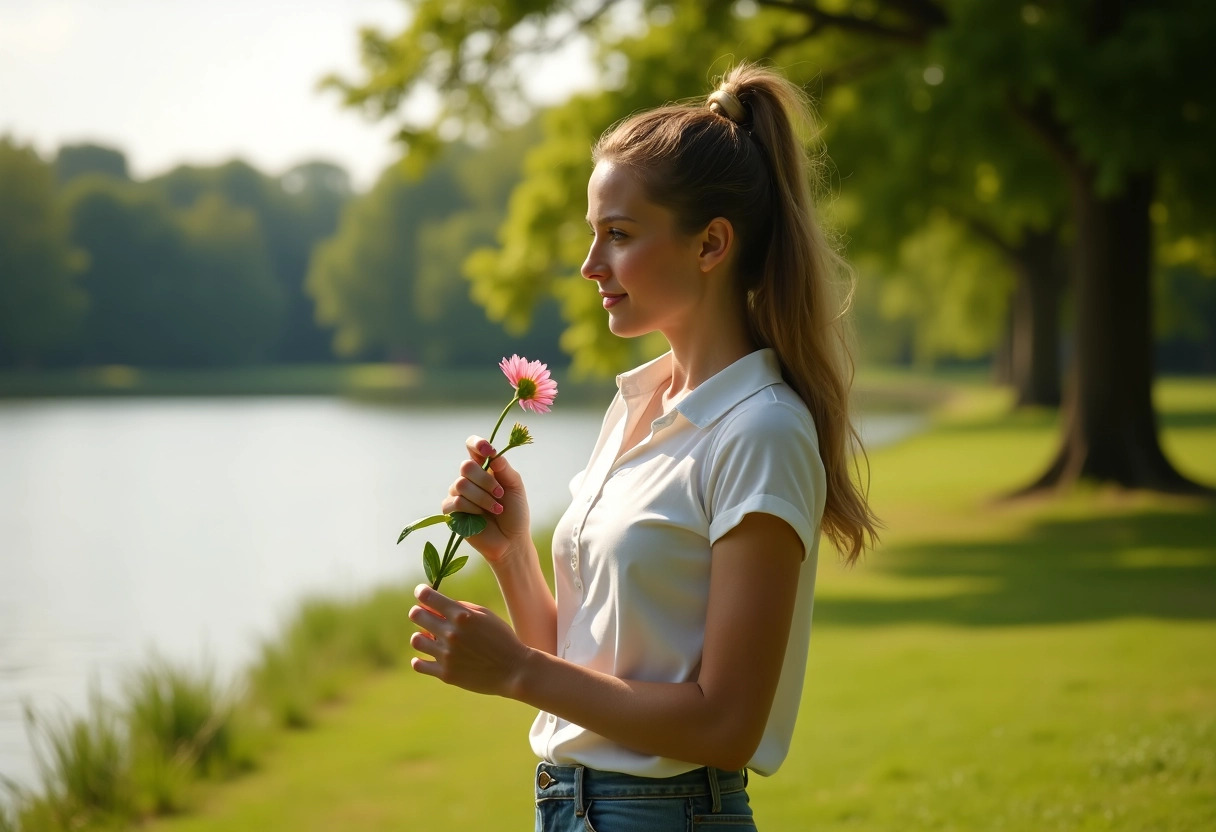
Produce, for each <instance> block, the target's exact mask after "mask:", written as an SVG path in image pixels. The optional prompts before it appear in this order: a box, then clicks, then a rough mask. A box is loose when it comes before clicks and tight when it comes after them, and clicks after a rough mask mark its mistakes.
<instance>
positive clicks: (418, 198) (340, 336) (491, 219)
mask: <svg viewBox="0 0 1216 832" xmlns="http://www.w3.org/2000/svg"><path fill="white" fill-rule="evenodd" d="M534 136H535V130H532V129H529V128H525V129H523V130H517V131H514V132H512V133H509V134H506V135H504V136H503V137H502V138H501V139H500V141H498V142H495V143H494V144H492V145H487V146H485V147H482V148H477V149H473V148H469V147H465V146H461V145H454V146H452V147H450V148H448V149H447V150H446V151H445V152H444V153H443V154H441V155H440V156H439V157H438V158H437V160H436V162H435V164H434V165H432V166H431V167H430V168H429V170H428V171H427V172H426V174H425V175H424V176H422V177H421V178H417V177H415V176H413V175H412V174H411V173H410V172H409V171H408V170H407V169H406V168H405V167H402V166H394V167H391V168H389V169H388V170H386V171H385V172H384V173H383V174H382V176H381V178H380V180H379V181H378V182H377V183H376V185H375V187H373V189H372V191H371V192H370V193H369V194H367V195H366V196H364V197H360V198H357V199H355V200H353V201H352V202H351V203H350V204H349V205H348V206H347V208H346V210H345V211H344V213H343V217H342V221H341V223H340V226H339V230H338V233H337V234H336V235H335V236H334V237H333V238H331V239H330V240H327V241H325V242H324V243H323V244H322V245H321V246H319V247H318V249H317V252H316V255H315V256H314V258H313V263H312V268H311V269H310V272H309V278H308V289H309V291H310V292H311V293H312V295H313V297H314V298H315V299H316V303H317V314H318V316H320V318H321V320H322V322H323V323H325V324H327V325H331V326H334V327H335V328H336V333H335V342H334V346H335V349H336V350H337V351H338V353H339V354H340V355H343V356H348V357H353V356H356V355H368V354H376V353H379V352H382V353H384V354H387V355H389V356H390V357H391V358H393V359H394V360H400V361H409V362H413V363H423V364H427V365H431V366H453V365H462V364H484V362H485V361H486V356H487V355H491V356H497V355H500V354H502V350H503V349H504V348H505V347H506V346H507V342H508V338H507V336H506V335H505V333H503V331H502V330H501V329H500V328H499V327H498V326H495V325H494V324H493V323H491V322H489V321H487V320H486V316H485V313H484V311H483V310H482V309H481V308H480V307H479V306H477V305H476V304H474V303H473V302H472V301H471V299H470V297H469V287H468V284H467V282H466V281H465V280H464V279H462V275H461V265H462V263H463V261H464V260H465V258H466V255H467V253H468V252H469V251H470V250H472V249H474V248H477V247H479V246H484V245H486V244H488V243H489V242H491V240H492V239H493V230H494V227H495V225H496V224H497V223H498V221H499V220H500V218H501V215H502V210H503V207H504V202H505V200H506V196H507V194H508V193H509V192H510V190H511V187H512V186H513V184H514V183H515V182H516V181H517V179H518V169H519V157H520V154H521V153H522V147H524V146H526V145H527V144H528V143H529V142H530V141H532V138H533V137H534ZM555 340H556V339H555V334H554V333H553V332H552V328H549V329H548V330H545V329H544V328H542V330H541V331H540V332H536V333H532V336H531V338H530V339H529V341H530V343H531V344H532V345H535V346H536V347H537V348H539V349H541V351H542V352H553V351H554V350H555V349H556V344H555V343H554V341H555ZM514 348H515V349H516V350H518V349H526V348H528V346H527V345H519V344H516V346H515V347H514Z"/></svg>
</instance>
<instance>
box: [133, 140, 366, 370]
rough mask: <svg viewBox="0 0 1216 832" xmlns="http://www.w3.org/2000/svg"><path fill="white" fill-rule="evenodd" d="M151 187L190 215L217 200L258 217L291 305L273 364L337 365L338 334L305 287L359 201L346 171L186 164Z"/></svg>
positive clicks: (315, 165)
mask: <svg viewBox="0 0 1216 832" xmlns="http://www.w3.org/2000/svg"><path fill="white" fill-rule="evenodd" d="M147 184H148V187H150V188H152V189H154V190H156V191H158V192H160V193H161V194H163V195H164V197H165V198H166V199H167V200H168V201H169V202H170V203H171V204H172V205H173V206H175V207H176V208H179V209H182V210H187V209H190V208H192V207H193V206H194V205H196V204H197V203H198V202H199V201H200V200H202V199H205V198H206V197H207V196H208V195H215V196H219V197H221V198H222V199H224V200H225V201H226V202H227V203H229V204H231V205H235V206H239V207H241V208H243V209H246V210H248V211H251V212H252V213H253V214H254V215H255V216H256V217H257V221H258V227H259V229H260V233H261V234H262V235H263V238H264V245H265V248H266V252H267V256H268V257H269V258H270V263H271V266H272V269H273V272H274V275H275V278H276V281H277V283H278V291H279V293H280V294H281V295H282V297H283V304H284V307H283V310H282V324H281V326H279V327H278V329H277V331H278V333H279V339H278V341H276V342H275V343H274V344H273V345H271V347H270V350H269V353H268V355H267V357H268V358H273V359H276V360H279V361H286V362H296V361H325V360H329V359H331V358H332V353H331V351H330V340H331V338H332V332H329V331H326V330H325V329H323V328H321V327H319V326H318V325H317V320H316V308H315V305H314V303H313V300H312V298H311V297H310V296H309V295H308V293H307V292H306V291H305V288H304V282H305V279H306V276H307V273H308V263H309V259H310V258H311V257H312V252H313V248H314V247H315V246H316V245H317V244H318V243H319V242H320V241H321V240H323V239H325V238H326V237H329V236H330V235H332V234H333V233H334V232H335V231H336V230H337V226H338V216H339V214H340V212H341V210H342V206H343V205H344V204H345V203H346V202H347V200H349V199H350V198H351V196H352V191H351V187H350V178H349V176H348V175H347V173H346V172H345V171H344V170H343V169H342V168H340V167H338V166H336V165H332V164H329V163H326V162H320V161H317V162H308V163H304V164H302V165H298V166H296V167H294V168H292V169H290V170H288V171H287V172H286V173H285V174H283V175H282V176H281V177H273V176H268V175H266V174H264V173H262V172H261V171H259V170H257V169H256V168H254V167H253V166H251V165H249V164H247V163H245V162H242V161H240V160H234V161H231V162H226V163H224V164H222V165H217V166H215V167H194V166H187V165H182V166H179V167H177V168H175V169H173V170H171V171H169V172H168V173H166V174H164V175H162V176H159V177H156V178H154V179H152V180H150V181H149V182H148V183H147Z"/></svg>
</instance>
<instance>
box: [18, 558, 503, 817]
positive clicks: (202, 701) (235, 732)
mask: <svg viewBox="0 0 1216 832" xmlns="http://www.w3.org/2000/svg"><path fill="white" fill-rule="evenodd" d="M477 574H478V573H477V572H473V571H471V572H470V575H469V577H468V578H466V579H465V580H466V581H470V582H473V583H477V582H479V580H480V582H481V583H485V580H486V578H485V576H484V575H483V576H482V577H481V578H480V579H479V578H478V577H476V576H477ZM489 580H492V577H491V578H489ZM479 594H481V595H484V594H485V593H479ZM413 604H414V596H413V592H412V585H410V586H393V587H386V588H382V589H379V590H376V591H375V592H372V593H371V594H369V595H367V596H366V597H363V598H357V599H351V600H332V599H323V598H314V599H310V600H306V601H304V602H303V603H301V604H300V606H299V608H298V611H297V612H296V614H295V615H294V616H293V617H292V618H291V619H290V620H289V621H288V622H287V623H286V625H285V626H284V627H283V630H282V632H281V633H280V634H279V636H278V637H277V638H275V639H273V640H271V641H267V642H265V643H264V644H263V645H262V649H261V655H260V657H259V659H258V660H257V661H256V662H255V663H254V664H253V665H252V666H251V667H249V668H248V669H247V671H246V674H245V676H244V684H243V685H241V686H240V687H239V688H233V689H230V690H226V689H224V688H223V687H222V686H221V685H220V684H219V682H218V681H217V679H216V675H215V673H214V670H213V669H212V668H210V667H204V668H203V669H201V670H197V671H196V670H190V669H188V668H185V667H181V666H178V665H175V664H173V663H171V662H169V661H167V660H165V659H164V658H161V657H159V656H153V657H152V659H151V660H150V661H149V662H148V663H147V664H145V665H144V666H143V667H142V668H140V669H138V670H136V671H134V672H133V673H132V674H131V675H130V676H129V677H128V678H127V680H126V681H125V683H124V684H123V685H122V686H121V690H122V696H121V701H120V703H119V704H115V703H111V702H109V701H106V700H104V699H103V698H102V697H101V695H100V694H99V693H94V694H93V695H92V697H91V698H90V703H89V707H88V708H87V711H86V715H85V716H82V717H75V718H63V719H59V720H52V719H45V718H42V717H40V716H36V715H35V714H34V712H33V710H32V709H27V716H26V720H27V728H28V730H29V731H30V734H31V738H32V740H33V744H34V746H35V748H36V751H37V754H38V768H39V779H40V784H39V788H38V789H37V790H31V789H26V788H23V787H21V786H19V785H17V784H16V783H12V782H9V781H2V780H0V786H3V787H4V789H5V790H6V791H7V792H8V793H9V795H10V798H11V799H10V800H9V804H10V805H9V807H8V808H5V807H4V806H3V805H2V804H0V832H60V831H61V830H76V829H82V828H99V827H107V828H110V827H114V828H125V827H128V826H130V825H132V824H134V823H136V822H139V821H140V820H142V819H146V818H148V817H152V816H159V815H170V814H175V813H179V812H182V811H184V810H186V809H188V808H189V807H190V797H191V792H192V789H193V786H194V784H195V783H197V782H198V781H200V780H203V779H206V778H215V777H226V776H230V775H233V774H236V773H239V772H242V771H245V770H248V769H251V768H253V767H254V766H255V764H256V759H257V756H258V755H259V754H260V753H261V751H262V749H263V748H264V746H265V740H266V738H267V732H268V731H270V730H274V729H279V728H306V727H308V726H310V725H312V724H313V723H314V722H315V721H316V718H317V711H318V709H319V708H320V707H322V706H323V705H325V704H327V703H331V702H334V701H336V700H337V699H338V698H339V697H340V696H341V693H342V691H343V690H345V689H346V688H347V687H348V686H349V685H350V683H351V682H353V681H354V680H355V679H356V678H358V677H359V676H361V675H366V674H368V673H371V672H375V671H378V670H384V669H388V668H393V667H396V666H398V665H399V664H400V663H401V662H402V661H403V658H404V656H405V655H406V654H407V652H408V651H409V638H410V635H411V634H412V633H413V632H414V629H415V628H414V626H413V624H412V623H411V622H410V620H409V616H408V613H409V609H410V607H411V606H412V605H413Z"/></svg>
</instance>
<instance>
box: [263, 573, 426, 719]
mask: <svg viewBox="0 0 1216 832" xmlns="http://www.w3.org/2000/svg"><path fill="white" fill-rule="evenodd" d="M413 603H414V597H413V594H412V593H411V591H410V590H409V589H407V588H404V587H388V588H384V589H380V590H377V591H376V592H374V593H373V594H371V595H370V596H368V597H366V598H363V599H359V600H355V601H336V600H331V599H324V598H313V599H309V600H306V601H304V602H303V603H302V604H301V605H300V607H299V610H298V612H297V613H296V615H295V617H294V618H293V619H291V621H289V622H288V624H287V625H286V626H285V627H284V629H283V632H282V634H281V635H280V636H279V637H278V638H277V639H276V640H274V641H270V642H266V643H264V644H263V645H262V651H261V657H260V659H259V661H258V662H257V663H256V664H255V665H254V666H253V667H252V668H251V669H250V671H249V680H250V688H251V698H252V701H253V704H255V705H257V706H260V707H261V709H262V710H263V711H265V712H267V713H268V714H269V718H270V720H271V722H272V723H274V724H275V725H278V726H281V727H286V728H307V727H309V726H310V725H311V724H312V723H313V721H314V719H315V712H316V709H317V707H318V706H320V705H323V704H326V703H329V702H334V701H336V700H337V699H338V698H339V696H340V694H341V691H342V690H343V689H344V688H345V687H346V685H347V683H348V682H349V681H350V679H351V678H352V677H353V676H355V675H358V674H359V673H366V672H368V671H372V670H381V669H386V668H391V667H395V666H396V665H397V664H398V663H399V662H400V661H401V657H402V656H403V655H404V654H405V652H406V650H407V649H408V648H409V637H410V634H411V633H412V632H413V631H414V627H413V625H412V624H411V623H410V620H409V617H408V613H409V609H410V607H411V606H412V605H413Z"/></svg>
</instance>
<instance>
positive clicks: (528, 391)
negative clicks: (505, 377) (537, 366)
mask: <svg viewBox="0 0 1216 832" xmlns="http://www.w3.org/2000/svg"><path fill="white" fill-rule="evenodd" d="M515 395H517V396H519V400H520V401H521V402H526V401H528V400H529V399H533V398H535V397H536V382H535V381H533V380H532V379H530V378H521V379H520V380H519V384H517V385H516V386H515Z"/></svg>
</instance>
